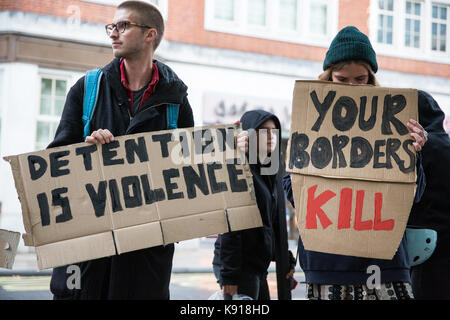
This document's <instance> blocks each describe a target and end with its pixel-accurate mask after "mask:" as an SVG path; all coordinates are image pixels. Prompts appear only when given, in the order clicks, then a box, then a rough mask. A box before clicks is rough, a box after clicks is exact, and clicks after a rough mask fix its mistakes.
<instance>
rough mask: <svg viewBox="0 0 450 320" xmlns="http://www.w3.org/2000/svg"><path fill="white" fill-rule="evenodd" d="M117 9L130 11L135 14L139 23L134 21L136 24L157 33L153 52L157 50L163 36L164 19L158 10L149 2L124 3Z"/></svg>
mask: <svg viewBox="0 0 450 320" xmlns="http://www.w3.org/2000/svg"><path fill="white" fill-rule="evenodd" d="M117 9H125V10H130V11H133V12H134V13H136V15H137V17H138V19H139V20H140V21H134V22H136V23H140V24H145V25H148V26H149V27H153V28H155V29H156V31H157V32H158V34H157V36H156V39H155V43H154V48H153V49H154V50H156V48H158V46H159V44H160V43H161V40H162V37H163V35H164V19H163V17H162V15H161V12H160V11H159V9H158V8H157V7H156V6H154V5H153V4H151V3H150V2H144V1H124V2H122V3H121V4H119V6H118V7H117Z"/></svg>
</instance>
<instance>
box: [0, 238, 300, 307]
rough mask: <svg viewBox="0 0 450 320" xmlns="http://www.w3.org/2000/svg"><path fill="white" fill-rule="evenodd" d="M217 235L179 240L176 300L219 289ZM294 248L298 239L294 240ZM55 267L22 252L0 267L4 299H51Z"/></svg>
mask: <svg viewBox="0 0 450 320" xmlns="http://www.w3.org/2000/svg"><path fill="white" fill-rule="evenodd" d="M214 241H215V239H214V238H202V239H195V240H190V241H184V242H182V243H178V244H176V247H175V255H174V260H173V270H172V271H173V273H172V277H171V282H170V294H171V299H173V300H206V299H208V297H210V296H211V295H212V294H213V293H214V292H216V291H217V290H219V285H218V284H217V282H216V279H215V277H214V274H213V272H212V265H211V262H212V259H213V250H214ZM289 246H290V249H291V250H292V252H295V250H296V243H295V242H292V241H290V243H289ZM50 276H51V270H43V271H39V270H38V269H37V265H36V256H35V254H33V253H28V254H23V253H22V254H18V255H17V256H16V260H15V263H14V267H13V269H12V270H5V269H0V300H49V299H52V295H51V293H50V290H49V285H50ZM295 278H296V280H297V281H298V282H304V281H305V278H304V274H303V272H302V271H301V269H299V268H298V267H297V270H296V274H295ZM268 284H269V290H270V294H271V298H272V299H276V296H277V294H276V274H275V267H274V264H271V266H270V267H269V275H268ZM292 295H293V299H304V297H305V284H304V283H299V284H298V285H297V288H296V289H295V290H293V291H292Z"/></svg>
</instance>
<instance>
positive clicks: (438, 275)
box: [411, 253, 450, 300]
mask: <svg viewBox="0 0 450 320" xmlns="http://www.w3.org/2000/svg"><path fill="white" fill-rule="evenodd" d="M411 282H412V288H413V293H414V298H416V299H423V300H426V299H440V300H450V253H449V254H448V256H446V257H439V256H434V255H432V256H431V257H430V258H429V259H428V260H427V261H425V262H424V263H422V264H419V265H418V266H415V267H412V268H411Z"/></svg>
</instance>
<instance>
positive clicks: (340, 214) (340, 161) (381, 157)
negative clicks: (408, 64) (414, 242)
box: [286, 81, 417, 259]
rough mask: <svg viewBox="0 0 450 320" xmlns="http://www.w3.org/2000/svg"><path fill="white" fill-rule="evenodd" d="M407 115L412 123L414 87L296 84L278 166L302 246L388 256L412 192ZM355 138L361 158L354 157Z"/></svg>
mask: <svg viewBox="0 0 450 320" xmlns="http://www.w3.org/2000/svg"><path fill="white" fill-rule="evenodd" d="M373 97H378V98H373ZM377 99H378V100H377ZM392 99H393V100H395V101H396V103H390V102H389V101H390V100H392ZM352 101H354V102H355V103H353V102H352ZM364 101H366V103H365V106H366V109H365V110H366V112H365V115H364V117H361V120H360V115H361V110H362V109H363V108H361V106H362V105H364ZM372 101H374V103H373V104H372ZM376 102H378V103H376ZM375 106H376V108H377V112H376V113H374V117H375V118H374V119H375V121H374V122H370V121H371V120H370V119H371V118H372V117H371V114H372V107H375ZM400 107H403V109H402V110H401V111H400V109H401V108H400ZM327 108H328V109H327ZM325 110H327V112H325ZM343 110H345V111H343ZM397 111H398V112H397ZM409 119H414V120H417V90H413V89H393V88H381V87H373V86H349V85H344V84H336V83H332V82H324V81H297V82H296V84H295V88H294V97H293V102H292V124H291V133H290V139H289V142H288V155H287V159H286V162H287V163H286V166H287V171H290V172H291V173H292V174H291V179H292V188H293V194H294V202H295V208H296V215H297V222H298V229H299V233H300V236H301V239H302V242H303V245H304V247H305V249H307V250H312V251H318V252H326V253H333V254H341V255H348V256H357V257H367V258H379V259H392V258H393V256H394V254H395V252H396V251H397V249H398V246H399V244H400V242H401V239H402V236H403V234H404V231H405V228H406V223H407V221H408V217H409V213H410V210H411V206H412V203H413V199H414V191H415V181H416V172H415V163H416V154H415V150H414V148H413V146H412V139H411V137H410V135H409V131H408V130H407V128H406V123H407V122H408V120H409ZM402 124H403V125H402ZM389 128H390V131H389ZM405 128H406V131H405ZM402 130H403V131H402ZM358 143H361V145H364V146H365V148H366V150H365V154H366V155H369V156H367V157H359V153H361V150H362V149H358V148H355V147H354V145H357V144H358ZM388 145H389V147H388ZM352 148H354V153H353V155H352ZM370 150H372V151H370ZM355 151H356V152H355ZM344 160H345V161H344ZM362 160H364V161H362ZM358 161H360V162H358ZM389 164H390V165H389Z"/></svg>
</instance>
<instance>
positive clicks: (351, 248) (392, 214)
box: [291, 174, 415, 260]
mask: <svg viewBox="0 0 450 320" xmlns="http://www.w3.org/2000/svg"><path fill="white" fill-rule="evenodd" d="M291 178H292V186H293V189H294V190H293V191H294V197H295V198H294V201H295V204H296V215H297V223H298V229H299V231H300V235H301V237H302V241H303V245H304V247H305V249H306V250H312V251H319V252H327V253H334V254H341V255H348V256H358V257H367V258H379V259H389V260H390V259H392V258H393V256H394V254H395V252H396V251H397V248H398V246H399V245H400V242H401V239H402V237H403V233H404V231H405V228H406V223H407V221H408V217H409V212H410V210H411V206H412V202H413V199H414V188H415V185H414V184H407V183H384V182H373V181H358V180H344V179H327V178H322V177H317V176H308V175H299V174H293V175H292V177H291ZM314 186H317V189H316V190H315V193H314V198H317V197H318V196H319V195H322V194H323V192H325V191H327V190H330V191H331V192H333V193H335V196H334V197H332V198H331V199H330V200H329V201H327V202H326V203H324V204H323V205H322V206H321V209H322V210H323V212H324V213H325V215H326V216H327V217H328V219H329V220H330V221H331V224H330V225H328V226H326V225H325V226H326V228H325V229H324V225H323V224H322V223H321V220H320V219H319V218H317V216H315V215H314V217H315V219H314V220H316V223H317V225H316V228H307V223H306V217H307V215H308V208H307V207H308V189H310V188H311V187H314ZM344 188H348V189H351V190H352V193H353V194H352V197H351V216H350V217H351V218H350V219H351V220H350V223H349V224H347V225H345V224H344V223H343V224H342V225H341V228H339V213H340V207H341V205H340V203H341V199H342V198H343V197H342V196H341V191H342V189H344ZM359 190H363V191H364V198H363V201H362V204H363V207H362V209H363V210H362V216H361V219H360V220H359V221H361V222H362V223H361V224H359V225H360V226H363V225H365V226H364V227H363V229H365V228H367V230H355V223H356V220H357V219H356V218H355V213H356V202H357V192H358V191H359ZM375 193H380V194H382V207H381V211H380V213H381V220H380V221H382V223H381V224H380V223H378V224H377V225H378V226H380V225H382V224H384V225H385V228H387V229H388V230H374V229H376V228H375V223H374V216H375V207H374V201H375ZM310 203H311V202H310ZM309 212H312V211H309ZM342 213H344V211H343V210H342ZM389 220H393V228H392V229H390V227H389V222H386V221H389ZM369 227H370V228H369ZM359 228H361V227H359Z"/></svg>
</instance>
